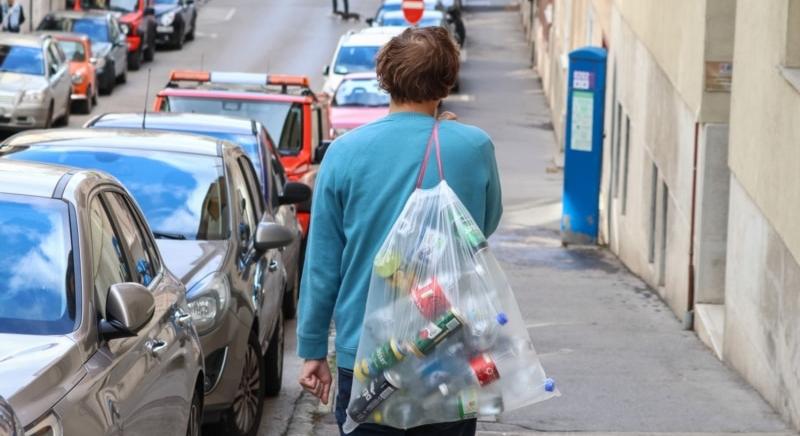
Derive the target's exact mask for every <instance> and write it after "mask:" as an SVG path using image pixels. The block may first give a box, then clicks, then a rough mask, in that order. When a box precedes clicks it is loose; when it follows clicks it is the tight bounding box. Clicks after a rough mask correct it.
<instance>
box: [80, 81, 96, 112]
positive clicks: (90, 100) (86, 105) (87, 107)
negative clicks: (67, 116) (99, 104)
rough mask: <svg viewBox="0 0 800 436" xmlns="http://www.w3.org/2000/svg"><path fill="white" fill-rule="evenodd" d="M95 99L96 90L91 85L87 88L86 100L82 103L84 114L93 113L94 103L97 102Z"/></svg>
mask: <svg viewBox="0 0 800 436" xmlns="http://www.w3.org/2000/svg"><path fill="white" fill-rule="evenodd" d="M94 99H95V97H94V91H93V90H92V87H91V86H89V88H87V89H86V100H84V101H83V103H82V104H81V106H82V107H81V112H82V113H84V114H90V113H92V105H93V104H94V103H95V102H94Z"/></svg>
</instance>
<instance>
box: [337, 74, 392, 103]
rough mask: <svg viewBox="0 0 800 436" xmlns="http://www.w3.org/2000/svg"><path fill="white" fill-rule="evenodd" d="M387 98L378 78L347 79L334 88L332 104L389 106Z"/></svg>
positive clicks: (387, 95) (388, 98)
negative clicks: (334, 93)
mask: <svg viewBox="0 0 800 436" xmlns="http://www.w3.org/2000/svg"><path fill="white" fill-rule="evenodd" d="M389 100H390V97H389V93H388V92H386V91H385V90H383V89H381V87H380V84H378V79H347V80H344V81H342V83H341V84H340V85H339V88H337V89H336V95H335V96H334V97H333V106H350V107H381V106H389Z"/></svg>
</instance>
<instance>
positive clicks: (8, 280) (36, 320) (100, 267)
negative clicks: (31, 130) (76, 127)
mask: <svg viewBox="0 0 800 436" xmlns="http://www.w3.org/2000/svg"><path fill="white" fill-rule="evenodd" d="M48 132H53V131H52V130H51V131H48ZM26 137H27V138H28V139H30V136H26ZM20 140H22V141H24V140H25V139H24V138H20ZM12 142H15V141H12ZM25 149H26V148H25V147H22V148H17V147H10V149H7V150H6V151H10V152H12V154H16V152H21V153H20V156H18V157H21V154H24V152H25ZM28 150H30V149H28ZM0 239H2V240H3V244H0V256H2V257H3V259H5V261H4V262H2V263H0V281H2V283H3V286H1V287H0V395H1V396H2V397H4V398H5V399H6V400H7V401H5V404H3V403H4V401H0V421H2V419H3V418H4V415H6V416H7V415H11V413H12V412H11V410H13V411H14V412H15V413H14V414H15V415H17V417H18V420H19V427H24V429H25V433H24V434H26V435H36V436H39V435H113V434H119V432H120V429H121V428H125V431H126V432H130V433H131V434H142V435H148V434H150V435H156V434H158V435H161V434H163V435H187V434H188V435H196V434H197V432H196V431H194V430H196V429H197V428H198V426H199V425H200V423H201V422H200V418H201V416H202V415H201V413H202V406H203V402H202V400H203V377H204V374H203V355H202V351H201V349H200V340H199V338H198V336H197V333H196V332H195V329H194V327H193V326H192V321H191V316H190V312H189V307H188V306H187V303H186V296H185V287H184V285H183V284H182V283H181V282H180V281H179V280H178V279H177V278H175V276H173V275H172V274H171V273H170V271H169V270H168V269H167V268H166V267H165V266H164V262H163V261H162V259H161V256H160V254H159V250H158V248H157V247H156V245H155V243H154V240H153V235H152V234H151V233H150V230H149V229H148V227H147V224H145V221H144V219H143V216H142V213H141V211H140V210H139V208H138V207H137V206H136V203H135V202H134V201H133V200H132V199H131V198H130V195H129V194H128V192H127V191H126V190H125V188H123V187H122V185H120V183H119V182H118V181H117V180H115V179H114V178H112V177H110V176H108V175H105V174H103V173H100V172H96V171H91V170H76V169H73V168H65V167H60V166H53V165H43V164H39V163H28V162H19V161H13V160H10V159H0ZM2 427H3V426H2V425H0V428H2ZM19 435H20V436H21V435H22V433H19Z"/></svg>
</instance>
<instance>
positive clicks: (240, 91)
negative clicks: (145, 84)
mask: <svg viewBox="0 0 800 436" xmlns="http://www.w3.org/2000/svg"><path fill="white" fill-rule="evenodd" d="M154 110H155V111H156V112H196V113H205V114H216V115H232V116H238V117H242V118H249V119H255V120H256V121H259V122H261V123H262V124H263V125H264V126H265V127H266V128H267V132H268V133H269V135H270V136H271V137H272V139H273V142H274V143H275V144H278V152H279V153H280V156H281V163H282V164H283V166H284V168H285V169H286V173H287V176H288V178H289V180H290V181H298V182H302V183H305V184H306V185H308V186H309V187H311V188H312V190H313V188H314V182H315V180H316V175H317V165H316V164H318V163H319V162H320V161H321V159H322V156H323V154H324V152H325V149H326V148H327V146H328V144H329V143H330V141H328V140H326V139H325V135H324V130H325V129H324V127H323V124H324V123H327V115H326V113H325V112H326V111H325V108H324V105H323V104H322V103H320V102H319V101H318V100H317V98H316V96H315V95H314V93H313V92H312V91H311V89H310V88H309V81H308V78H307V77H305V76H289V75H272V74H271V75H266V74H250V73H224V72H207V71H173V72H172V74H171V75H170V81H169V83H168V84H167V87H166V88H165V89H163V90H162V91H160V92H159V93H158V95H157V96H156V100H155V106H154ZM310 212H311V201H308V202H305V203H302V204H300V205H298V210H297V217H298V220H299V221H300V226H301V227H302V230H303V236H304V239H305V236H307V235H308V224H309V218H310ZM304 242H305V241H304Z"/></svg>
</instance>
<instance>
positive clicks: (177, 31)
mask: <svg viewBox="0 0 800 436" xmlns="http://www.w3.org/2000/svg"><path fill="white" fill-rule="evenodd" d="M154 8H155V12H156V20H157V22H158V27H157V28H156V41H157V42H158V44H163V45H167V46H170V47H173V48H176V49H179V50H180V49H181V48H183V43H184V42H186V41H192V40H194V34H195V31H196V30H197V8H196V7H195V4H194V0H155V4H154Z"/></svg>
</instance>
